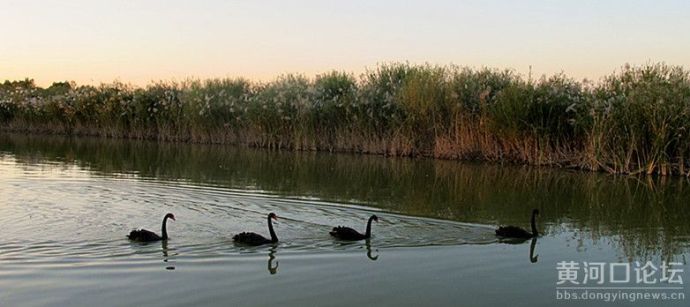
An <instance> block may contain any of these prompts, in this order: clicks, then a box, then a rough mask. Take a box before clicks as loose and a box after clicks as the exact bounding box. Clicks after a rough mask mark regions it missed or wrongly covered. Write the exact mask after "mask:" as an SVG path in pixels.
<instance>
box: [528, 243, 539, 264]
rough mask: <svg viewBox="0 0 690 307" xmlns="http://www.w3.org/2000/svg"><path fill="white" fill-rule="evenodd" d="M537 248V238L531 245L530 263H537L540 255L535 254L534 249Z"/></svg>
mask: <svg viewBox="0 0 690 307" xmlns="http://www.w3.org/2000/svg"><path fill="white" fill-rule="evenodd" d="M536 246H537V237H534V238H532V243H530V244H529V262H531V263H537V261H538V260H539V255H535V254H534V248H535V247H536Z"/></svg>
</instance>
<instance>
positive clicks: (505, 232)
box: [496, 209, 539, 239]
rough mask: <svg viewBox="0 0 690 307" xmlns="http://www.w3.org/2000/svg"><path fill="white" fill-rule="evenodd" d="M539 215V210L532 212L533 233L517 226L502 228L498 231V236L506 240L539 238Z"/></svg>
mask: <svg viewBox="0 0 690 307" xmlns="http://www.w3.org/2000/svg"><path fill="white" fill-rule="evenodd" d="M537 215H539V210H538V209H534V210H532V220H531V224H532V232H529V231H527V230H524V229H522V228H520V227H517V226H502V227H498V229H496V235H497V236H499V237H504V238H518V239H529V238H534V237H537V236H539V232H538V231H537V225H536V222H535V219H536V216H537Z"/></svg>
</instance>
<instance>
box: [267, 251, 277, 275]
mask: <svg viewBox="0 0 690 307" xmlns="http://www.w3.org/2000/svg"><path fill="white" fill-rule="evenodd" d="M275 255H276V246H271V248H270V249H269V251H268V272H269V273H271V275H275V273H278V261H276V265H275V267H274V266H273V260H275V259H276V256H275Z"/></svg>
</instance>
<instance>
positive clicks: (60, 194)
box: [0, 172, 496, 267]
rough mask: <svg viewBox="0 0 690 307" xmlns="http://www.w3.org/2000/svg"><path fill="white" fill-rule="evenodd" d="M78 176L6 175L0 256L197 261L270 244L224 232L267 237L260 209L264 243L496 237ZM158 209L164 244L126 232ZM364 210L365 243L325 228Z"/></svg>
mask: <svg viewBox="0 0 690 307" xmlns="http://www.w3.org/2000/svg"><path fill="white" fill-rule="evenodd" d="M36 173H38V172H36ZM75 177H76V178H75ZM78 177H79V176H72V177H68V178H67V179H65V178H63V177H62V176H57V177H52V176H46V175H45V174H44V175H42V176H39V175H36V174H33V175H31V176H27V177H26V178H10V179H8V180H7V181H9V182H8V184H5V185H4V187H5V191H3V193H2V196H0V197H1V199H0V201H1V203H2V206H0V223H1V224H2V225H3V228H4V229H6V231H5V233H4V234H3V236H4V239H3V242H2V243H0V259H1V260H2V261H3V262H4V263H5V264H6V265H8V264H9V265H11V264H14V265H42V266H57V267H60V266H70V265H72V266H73V265H78V264H79V263H85V262H90V263H92V264H93V262H94V261H96V262H97V261H98V260H99V259H111V260H113V259H119V258H122V259H127V261H129V262H137V261H142V262H146V261H148V260H147V259H151V258H155V259H158V260H159V259H160V258H161V257H163V258H165V259H166V260H168V259H178V260H179V259H185V260H188V261H199V262H202V261H214V259H216V258H218V257H228V256H231V257H239V256H241V255H246V254H252V253H264V252H265V251H267V250H269V249H271V247H243V246H236V245H234V244H233V243H232V240H231V238H232V235H233V234H235V233H238V232H241V231H254V232H257V233H260V234H264V235H266V236H267V235H268V230H267V227H266V214H267V213H268V212H275V213H276V214H277V215H278V216H279V220H278V222H276V223H275V224H274V226H275V229H276V232H277V234H278V236H279V238H280V240H281V241H280V243H279V244H278V245H277V246H276V247H272V248H273V249H274V251H275V249H277V250H280V252H281V253H310V252H312V253H325V252H334V251H335V252H341V251H356V250H361V249H363V248H373V249H385V248H392V247H415V246H429V245H457V244H485V243H492V242H495V241H496V239H495V237H494V235H493V230H492V229H491V228H488V227H486V226H482V225H474V224H464V223H457V222H450V221H441V220H434V219H426V218H418V217H410V216H405V215H399V214H394V213H387V212H381V211H378V210H375V209H371V208H368V207H364V206H359V205H355V204H338V203H329V202H323V201H315V200H304V199H296V198H290V197H285V196H281V195H274V194H269V193H264V192H261V191H238V190H229V189H222V188H217V187H204V186H193V185H185V184H183V183H179V182H162V181H153V180H145V181H141V180H133V179H118V178H105V177H103V178H101V177H96V178H88V179H86V178H78ZM8 195H11V198H10V196H8ZM166 212H173V213H175V216H176V217H177V221H176V222H170V223H168V232H169V234H170V236H171V240H170V241H169V242H168V243H167V244H161V242H156V243H151V244H139V243H131V242H129V241H127V239H126V238H125V235H126V234H127V233H128V232H129V230H130V229H132V228H138V227H142V226H143V227H145V228H147V229H150V230H154V231H156V232H159V231H160V221H161V219H162V217H163V215H164V214H165V213H166ZM371 214H377V215H378V216H379V218H380V221H379V222H378V223H374V224H373V226H372V229H373V231H372V232H373V237H372V239H371V240H370V242H369V244H368V245H367V244H365V243H363V242H341V241H336V240H333V239H332V238H331V237H330V236H329V235H328V231H329V230H330V229H331V228H332V227H334V226H338V225H343V226H349V227H352V228H355V229H357V230H360V231H364V228H365V223H366V221H367V219H368V217H369V216H370V215H371ZM130 264H131V265H133V264H135V263H130Z"/></svg>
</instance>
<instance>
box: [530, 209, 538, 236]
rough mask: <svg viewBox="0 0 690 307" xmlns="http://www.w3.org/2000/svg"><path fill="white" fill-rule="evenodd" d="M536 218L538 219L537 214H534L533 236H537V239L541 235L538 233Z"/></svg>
mask: <svg viewBox="0 0 690 307" xmlns="http://www.w3.org/2000/svg"><path fill="white" fill-rule="evenodd" d="M536 218H537V213H536V212H532V236H535V237H536V236H538V235H539V232H537V222H536Z"/></svg>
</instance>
